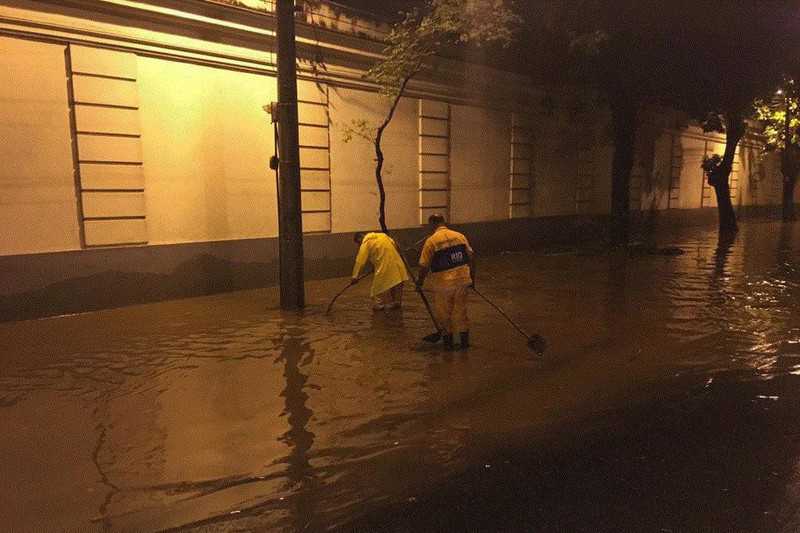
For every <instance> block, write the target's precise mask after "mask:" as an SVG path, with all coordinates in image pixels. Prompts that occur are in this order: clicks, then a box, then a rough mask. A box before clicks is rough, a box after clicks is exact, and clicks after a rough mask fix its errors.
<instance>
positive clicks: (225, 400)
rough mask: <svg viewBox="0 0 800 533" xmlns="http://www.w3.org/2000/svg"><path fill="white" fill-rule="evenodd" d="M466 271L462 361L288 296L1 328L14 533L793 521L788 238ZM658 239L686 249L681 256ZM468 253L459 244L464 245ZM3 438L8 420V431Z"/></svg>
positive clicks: (311, 296)
mask: <svg viewBox="0 0 800 533" xmlns="http://www.w3.org/2000/svg"><path fill="white" fill-rule="evenodd" d="M657 242H658V247H657V248H650V247H647V246H641V247H636V248H632V249H630V251H615V252H603V251H600V250H599V249H594V248H591V247H588V248H587V247H577V248H558V249H555V248H554V249H549V250H537V251H535V252H530V253H513V254H503V255H498V256H493V257H480V258H479V269H478V282H477V283H478V288H479V290H480V291H481V292H482V293H484V294H485V295H486V296H488V297H489V298H490V299H492V301H493V302H495V303H496V304H498V305H499V306H500V307H502V308H503V309H504V310H505V311H506V312H508V314H509V315H510V316H512V317H513V318H514V320H515V321H517V322H519V323H520V324H521V325H522V326H523V327H524V328H527V329H528V331H529V332H530V333H540V334H542V335H543V336H545V337H546V338H547V340H548V343H549V349H548V351H547V352H546V354H545V355H544V357H541V358H539V357H537V356H536V355H535V354H534V353H532V352H531V351H530V350H528V348H527V347H526V341H525V339H524V338H523V337H522V336H521V335H519V334H518V333H517V332H516V331H514V329H513V328H512V327H511V326H510V325H509V324H508V323H506V322H505V321H504V320H503V318H502V317H500V316H499V315H498V314H497V312H496V311H495V310H494V309H492V308H491V307H490V306H488V305H486V304H485V303H482V302H481V301H480V300H479V299H478V298H477V297H475V296H473V297H472V299H471V301H470V317H471V319H472V322H473V327H472V335H473V347H472V348H471V349H470V350H469V351H466V352H460V351H456V352H445V351H444V350H443V349H442V348H441V345H436V346H432V345H426V344H425V343H423V342H422V341H421V340H420V339H421V338H422V337H423V336H424V335H426V334H428V333H430V332H431V331H432V330H433V329H432V325H431V324H430V321H429V319H428V317H427V315H426V314H425V309H424V307H423V306H422V304H421V302H420V301H419V299H418V298H417V297H416V295H414V294H413V292H412V290H411V287H410V286H408V287H407V288H406V293H405V307H404V309H403V310H402V312H379V313H373V312H372V311H371V310H370V302H369V300H368V297H367V293H368V283H362V284H360V285H358V286H356V287H354V288H353V289H351V290H350V291H348V292H346V293H345V294H344V295H343V296H342V297H341V298H339V299H338V300H337V302H336V305H335V306H334V307H333V310H332V312H331V314H330V315H326V314H325V308H326V306H327V304H328V302H329V301H330V299H331V298H332V297H333V295H334V294H336V292H338V291H339V290H340V289H341V288H342V287H343V286H344V285H346V283H347V281H348V280H346V279H336V280H326V281H314V282H309V283H308V284H307V286H306V291H307V301H308V302H309V306H308V308H307V309H306V310H305V311H304V312H302V313H290V312H282V311H279V310H278V309H277V291H276V290H275V289H264V290H255V291H243V292H238V293H231V294H223V295H217V296H210V297H202V298H194V299H186V300H179V301H169V302H163V303H158V304H149V305H140V306H133V307H127V308H121V309H114V310H108V311H102V312H95V313H86V314H79V315H72V316H64V317H56V318H50V319H42V320H33V321H23V322H12V323H4V324H0V353H1V354H2V358H0V370H1V372H0V423H2V427H4V428H7V429H6V431H5V432H4V438H3V440H2V444H0V451H2V455H3V458H4V459H3V461H2V466H0V469H2V470H1V471H0V480H2V481H0V501H2V502H3V505H2V506H0V521H1V522H2V523H3V524H5V526H4V528H5V529H7V530H9V531H15V532H16V531H106V530H110V531H157V530H170V529H176V530H181V531H184V530H185V531H322V530H332V529H336V530H340V531H663V532H669V531H672V532H678V531H748V532H749V531H765V532H766V531H783V532H785V533H788V532H790V531H797V530H799V529H800V516H799V515H798V509H799V507H798V502H800V477H799V476H800V471H799V470H798V467H799V462H798V461H799V460H800V424H798V420H800V389H798V385H800V377H798V376H800V313H799V312H798V311H800V269H799V268H798V266H797V264H798V263H797V260H798V255H799V253H800V230H798V226H797V225H796V224H794V225H792V224H789V225H782V224H780V223H777V222H763V221H760V222H747V223H743V224H742V228H741V231H740V233H739V234H738V236H737V238H736V240H735V241H734V242H732V243H721V244H719V243H718V242H717V232H716V229H715V228H692V229H683V230H674V231H672V232H670V233H665V234H661V235H659V236H658V241H657ZM676 249H679V250H680V251H682V252H683V253H680V254H679V253H677V252H676ZM478 253H480V250H478ZM10 428H13V429H10Z"/></svg>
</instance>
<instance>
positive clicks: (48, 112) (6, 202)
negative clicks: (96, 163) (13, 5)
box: [0, 37, 80, 255]
mask: <svg viewBox="0 0 800 533" xmlns="http://www.w3.org/2000/svg"><path fill="white" fill-rule="evenodd" d="M33 65H35V68H32V66H33ZM0 139H2V142H0V160H2V162H3V164H2V165H0V228H3V229H2V230H0V255H13V254H26V253H35V252H53V251H61V250H75V249H77V248H80V234H79V227H78V210H77V206H76V193H75V176H74V164H73V159H72V149H71V142H70V115H69V104H68V100H67V80H66V67H65V47H64V46H63V45H58V44H47V43H37V42H34V41H28V40H21V39H11V38H6V37H0Z"/></svg>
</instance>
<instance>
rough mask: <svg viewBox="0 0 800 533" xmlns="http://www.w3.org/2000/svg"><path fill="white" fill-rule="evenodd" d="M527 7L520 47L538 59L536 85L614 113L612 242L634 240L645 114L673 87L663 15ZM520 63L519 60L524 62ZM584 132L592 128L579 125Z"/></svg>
mask: <svg viewBox="0 0 800 533" xmlns="http://www.w3.org/2000/svg"><path fill="white" fill-rule="evenodd" d="M523 1H525V2H526V5H527V6H528V9H527V10H526V17H525V18H526V20H525V22H526V24H525V26H526V28H527V31H526V33H525V35H524V37H523V39H522V42H523V43H525V44H526V45H527V47H528V48H529V49H534V50H536V51H537V53H536V54H535V57H533V58H531V59H528V60H527V64H526V69H527V70H528V71H529V72H530V73H531V75H532V78H533V79H534V80H535V83H539V84H543V85H551V86H554V88H555V89H556V90H557V88H558V85H559V84H576V83H577V84H579V85H581V86H584V87H586V88H589V89H590V90H592V91H593V92H594V93H595V94H596V95H598V96H599V97H600V100H601V101H602V102H601V103H602V104H604V105H605V106H606V107H607V109H608V110H609V111H610V113H611V139H612V142H613V146H614V151H613V156H612V165H611V219H612V226H611V240H612V244H615V245H625V244H627V242H628V240H629V232H630V229H629V220H630V182H631V173H632V170H633V165H634V162H635V157H636V146H637V136H638V133H639V128H640V126H641V123H642V115H643V111H644V110H645V109H646V108H647V107H648V106H650V105H653V104H660V103H662V100H663V99H664V92H665V90H666V89H665V87H667V86H668V82H667V80H666V78H665V77H666V76H668V74H667V73H665V72H664V71H663V70H662V69H661V68H660V65H661V63H662V61H661V58H662V57H663V56H664V55H665V53H667V52H666V48H667V47H666V39H665V38H664V35H663V31H664V27H663V24H662V20H661V19H662V15H661V12H662V11H663V9H660V8H657V7H656V6H655V5H654V3H653V2H652V1H649V0H615V1H609V0H560V1H558V2H539V1H538V0H523ZM520 55H521V54H520ZM579 127H586V129H587V130H588V129H589V127H587V126H586V125H585V124H579Z"/></svg>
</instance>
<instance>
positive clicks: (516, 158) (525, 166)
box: [508, 113, 534, 218]
mask: <svg viewBox="0 0 800 533" xmlns="http://www.w3.org/2000/svg"><path fill="white" fill-rule="evenodd" d="M533 176H534V165H533V127H532V121H531V119H530V117H529V116H528V115H526V114H523V113H512V114H511V163H510V177H509V194H508V216H509V218H524V217H529V216H531V215H532V214H533V204H532V199H533V179H534V178H533Z"/></svg>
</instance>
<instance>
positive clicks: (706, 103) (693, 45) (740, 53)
mask: <svg viewBox="0 0 800 533" xmlns="http://www.w3.org/2000/svg"><path fill="white" fill-rule="evenodd" d="M667 12H668V16H667V18H668V20H667V24H671V25H676V24H678V25H679V26H675V27H679V28H680V31H677V32H674V34H673V37H672V39H671V41H670V46H671V48H672V53H671V56H670V68H669V70H670V71H671V72H673V73H674V74H675V77H674V80H675V84H674V86H673V87H672V91H673V96H675V98H673V103H674V105H676V106H678V107H681V108H682V109H684V110H686V111H688V112H689V113H690V115H691V116H693V117H695V118H696V119H697V120H698V121H699V123H700V124H701V125H702V127H703V129H704V130H705V131H716V132H720V133H724V134H725V151H724V153H723V154H722V156H721V157H720V156H712V157H710V158H706V159H705V160H704V161H703V164H702V167H703V170H704V171H705V173H706V176H707V178H708V183H709V185H711V186H712V187H713V188H714V191H715V194H716V197H717V205H718V211H719V229H720V232H721V233H734V232H736V231H737V229H738V226H737V221H736V212H735V211H734V209H733V204H732V202H731V197H730V174H731V171H732V170H733V164H734V158H735V154H736V149H737V146H738V145H739V141H740V140H741V139H742V137H743V136H744V134H745V133H746V131H747V122H746V121H747V120H748V119H749V118H752V117H753V115H754V113H753V102H754V101H755V100H757V99H759V98H765V97H768V95H771V94H773V93H774V91H775V87H776V86H778V85H779V84H780V83H781V80H782V78H783V73H784V72H785V71H786V70H787V68H789V67H790V66H791V65H793V64H794V63H795V62H796V59H797V57H798V52H800V32H798V31H797V29H796V28H794V21H795V20H796V19H797V16H798V14H800V2H798V1H797V0H773V1H770V2H763V1H761V0H737V1H736V2H716V1H711V0H676V1H675V2H674V3H671V4H670V9H669V10H667ZM670 19H671V20H670Z"/></svg>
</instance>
